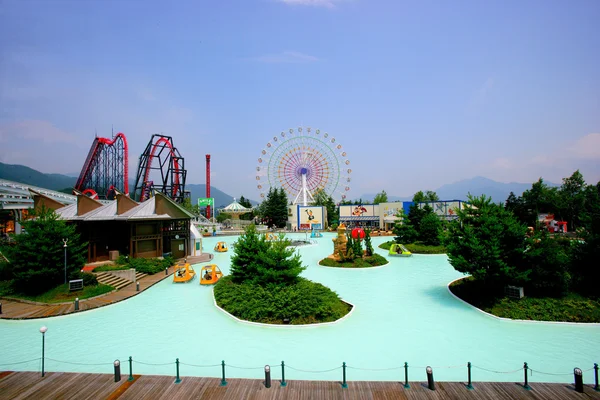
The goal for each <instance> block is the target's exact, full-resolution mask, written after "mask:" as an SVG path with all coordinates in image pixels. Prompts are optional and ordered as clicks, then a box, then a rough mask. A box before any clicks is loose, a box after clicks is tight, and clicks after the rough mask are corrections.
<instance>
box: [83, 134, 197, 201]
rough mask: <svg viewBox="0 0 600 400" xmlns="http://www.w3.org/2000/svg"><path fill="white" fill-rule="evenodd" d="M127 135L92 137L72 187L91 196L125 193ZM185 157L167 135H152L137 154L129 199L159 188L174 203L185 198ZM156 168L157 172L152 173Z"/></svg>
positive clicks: (145, 197) (146, 196) (145, 196)
mask: <svg viewBox="0 0 600 400" xmlns="http://www.w3.org/2000/svg"><path fill="white" fill-rule="evenodd" d="M128 162H129V160H128V147H127V138H126V137H125V135H124V134H123V133H121V132H119V133H118V134H117V135H116V136H114V137H113V138H112V139H108V138H101V137H95V138H94V141H93V142H92V147H91V148H90V151H89V152H88V155H87V157H86V159H85V162H84V164H83V168H82V169H81V173H80V174H79V178H78V179H77V183H76V184H75V189H76V190H78V191H80V192H82V193H84V194H86V195H88V196H90V197H93V198H95V199H113V198H114V196H115V193H116V191H120V192H121V193H125V194H126V195H129V172H128V171H129V169H128V166H129V164H128ZM184 165H185V160H184V158H183V157H182V156H181V154H180V153H179V151H178V150H177V148H175V146H173V139H172V138H171V137H170V136H164V135H152V138H151V139H150V142H149V143H148V145H147V146H146V150H144V153H143V154H142V155H141V156H140V163H139V166H138V171H137V176H136V180H135V190H134V193H133V196H132V198H133V199H134V200H136V201H140V202H141V201H145V200H148V199H149V198H150V196H152V193H153V192H154V191H159V192H162V193H164V194H166V195H167V196H169V197H170V198H171V199H173V200H174V201H176V202H177V203H183V200H184V198H185V179H186V175H187V171H186V170H185V168H184ZM153 171H158V173H153Z"/></svg>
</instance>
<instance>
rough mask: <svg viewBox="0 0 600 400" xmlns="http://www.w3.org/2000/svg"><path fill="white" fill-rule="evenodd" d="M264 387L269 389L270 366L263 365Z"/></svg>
mask: <svg viewBox="0 0 600 400" xmlns="http://www.w3.org/2000/svg"><path fill="white" fill-rule="evenodd" d="M265 387H266V388H267V389H269V388H270V387H271V366H269V365H265Z"/></svg>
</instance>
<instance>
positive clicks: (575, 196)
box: [559, 170, 586, 231]
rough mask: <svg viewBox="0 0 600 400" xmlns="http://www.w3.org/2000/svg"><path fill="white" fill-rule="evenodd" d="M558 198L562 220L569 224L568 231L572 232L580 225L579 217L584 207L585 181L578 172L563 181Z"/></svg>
mask: <svg viewBox="0 0 600 400" xmlns="http://www.w3.org/2000/svg"><path fill="white" fill-rule="evenodd" d="M559 198H560V199H561V205H563V210H564V218H565V219H566V220H567V221H568V222H569V225H570V230H571V231H574V230H575V228H576V227H577V226H580V225H581V219H580V217H581V215H582V213H583V212H584V207H585V200H586V195H585V181H584V180H583V175H581V172H579V170H577V171H575V172H573V174H572V175H571V176H570V177H568V178H564V179H563V184H562V186H561V187H560V191H559Z"/></svg>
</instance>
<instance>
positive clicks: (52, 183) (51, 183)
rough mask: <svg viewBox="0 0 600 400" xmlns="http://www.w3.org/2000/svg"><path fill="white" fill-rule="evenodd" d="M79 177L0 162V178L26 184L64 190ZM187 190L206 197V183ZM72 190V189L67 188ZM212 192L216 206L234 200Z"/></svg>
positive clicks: (195, 199) (215, 190) (193, 197)
mask: <svg viewBox="0 0 600 400" xmlns="http://www.w3.org/2000/svg"><path fill="white" fill-rule="evenodd" d="M78 177H79V175H77V177H72V176H67V175H61V174H44V173H43V172H39V171H36V170H35V169H32V168H29V167H26V166H24V165H11V164H3V163H0V179H6V180H9V181H14V182H19V183H23V184H25V185H31V186H38V187H41V188H44V189H50V190H57V191H60V190H63V189H68V188H72V187H73V186H75V183H76V182H77V178H78ZM134 185H135V182H129V187H130V190H133V187H134ZM185 190H188V191H190V192H191V200H192V204H196V203H197V202H198V198H199V197H206V185H205V184H186V185H185ZM67 192H70V190H67ZM210 194H211V196H212V197H213V198H214V199H215V207H217V208H220V207H225V206H227V205H229V204H230V203H231V202H232V201H233V196H230V195H228V194H227V193H225V192H222V191H221V190H219V189H218V188H216V187H214V186H211V188H210ZM250 202H251V203H252V204H258V203H257V202H256V201H253V200H250Z"/></svg>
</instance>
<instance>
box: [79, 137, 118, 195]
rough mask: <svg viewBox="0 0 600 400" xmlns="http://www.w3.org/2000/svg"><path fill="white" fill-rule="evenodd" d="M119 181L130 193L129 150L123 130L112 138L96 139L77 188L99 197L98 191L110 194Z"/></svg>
mask: <svg viewBox="0 0 600 400" xmlns="http://www.w3.org/2000/svg"><path fill="white" fill-rule="evenodd" d="M121 142H122V146H121ZM99 164H102V165H99ZM117 182H122V186H123V187H122V190H123V192H125V194H127V195H129V150H128V146H127V138H126V137H125V135H124V134H123V133H122V132H119V133H117V135H116V136H115V137H114V138H112V139H109V138H99V137H96V138H95V139H94V142H93V143H92V147H91V148H90V151H89V153H88V156H87V158H86V160H85V162H84V164H83V168H82V169H81V173H80V175H79V178H78V179H77V183H76V184H75V189H77V190H79V191H82V192H83V193H86V194H90V195H91V196H92V197H94V198H98V194H97V193H102V194H104V192H106V195H107V196H108V193H109V192H110V191H111V190H114V189H115V187H116V186H115V185H117Z"/></svg>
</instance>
